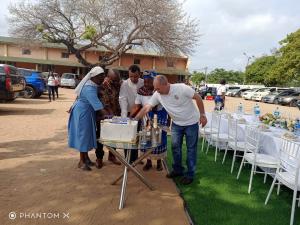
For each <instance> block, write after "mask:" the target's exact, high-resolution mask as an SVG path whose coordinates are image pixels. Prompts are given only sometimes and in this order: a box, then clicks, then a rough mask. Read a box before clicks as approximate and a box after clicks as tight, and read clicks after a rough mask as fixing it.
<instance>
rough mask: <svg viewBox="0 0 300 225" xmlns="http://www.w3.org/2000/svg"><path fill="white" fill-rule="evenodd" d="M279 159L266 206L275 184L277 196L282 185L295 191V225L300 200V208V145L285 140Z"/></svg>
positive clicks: (292, 220)
mask: <svg viewBox="0 0 300 225" xmlns="http://www.w3.org/2000/svg"><path fill="white" fill-rule="evenodd" d="M279 158H280V162H279V164H278V169H277V170H276V174H275V177H274V180H273V183H272V185H271V188H270V191H269V193H268V195H267V198H266V201H265V204H267V203H268V201H269V199H270V196H271V193H272V191H273V188H274V185H275V184H277V185H278V189H277V195H279V191H280V185H281V184H283V185H284V186H286V187H288V188H290V189H292V190H293V191H294V193H293V200H292V211H291V218H290V225H292V224H293V223H294V214H295V206H296V201H297V199H298V200H299V202H298V207H299V206H300V198H297V193H298V191H300V179H299V169H300V143H296V142H292V141H289V140H286V139H284V140H283V142H282V146H281V149H280V156H279ZM276 181H277V183H276Z"/></svg>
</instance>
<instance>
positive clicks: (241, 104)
mask: <svg viewBox="0 0 300 225" xmlns="http://www.w3.org/2000/svg"><path fill="white" fill-rule="evenodd" d="M238 114H244V106H243V103H241V102H240V104H239V106H238Z"/></svg>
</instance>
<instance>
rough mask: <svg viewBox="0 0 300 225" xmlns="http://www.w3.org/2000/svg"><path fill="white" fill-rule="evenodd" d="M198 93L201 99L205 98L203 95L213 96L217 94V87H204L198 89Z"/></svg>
mask: <svg viewBox="0 0 300 225" xmlns="http://www.w3.org/2000/svg"><path fill="white" fill-rule="evenodd" d="M199 95H200V96H201V98H202V99H205V97H206V96H208V95H209V96H213V97H215V96H216V95H217V88H215V87H206V88H205V89H202V90H200V91H199Z"/></svg>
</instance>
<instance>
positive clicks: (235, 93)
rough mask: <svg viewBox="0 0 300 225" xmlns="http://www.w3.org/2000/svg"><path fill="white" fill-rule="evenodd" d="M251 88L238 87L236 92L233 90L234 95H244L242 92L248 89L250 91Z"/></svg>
mask: <svg viewBox="0 0 300 225" xmlns="http://www.w3.org/2000/svg"><path fill="white" fill-rule="evenodd" d="M249 90H250V89H249V88H243V89H237V90H235V91H234V92H232V95H231V96H232V97H242V94H243V93H244V92H246V91H249Z"/></svg>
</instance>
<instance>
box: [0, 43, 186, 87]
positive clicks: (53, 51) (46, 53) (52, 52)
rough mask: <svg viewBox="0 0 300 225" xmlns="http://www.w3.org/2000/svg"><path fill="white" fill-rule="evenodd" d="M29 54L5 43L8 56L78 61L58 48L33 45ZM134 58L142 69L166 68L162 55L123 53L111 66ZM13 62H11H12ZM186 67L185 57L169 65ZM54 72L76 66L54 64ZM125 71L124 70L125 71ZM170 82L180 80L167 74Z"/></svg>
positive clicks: (1, 47)
mask: <svg viewBox="0 0 300 225" xmlns="http://www.w3.org/2000/svg"><path fill="white" fill-rule="evenodd" d="M30 49H31V54H30V55H23V54H22V47H21V46H18V45H13V44H7V53H8V54H7V56H8V57H20V58H32V59H43V60H54V61H62V62H63V61H68V62H78V60H77V58H76V57H75V55H69V58H62V52H66V50H64V49H58V48H43V47H40V48H39V47H34V48H30ZM5 51H6V47H5V44H3V43H1V44H0V56H5ZM82 55H83V57H84V58H85V59H86V60H87V61H88V62H91V63H97V62H99V56H100V55H102V56H103V55H104V53H101V52H96V51H86V52H84V53H83V54H82ZM134 59H140V67H141V69H142V70H146V69H156V70H160V69H168V67H167V60H166V58H164V57H158V56H152V55H149V56H147V55H137V54H123V55H122V56H121V59H119V60H117V61H115V62H114V63H113V66H116V67H117V66H121V67H124V68H128V67H129V66H130V65H132V64H134ZM12 63H13V62H12ZM14 64H15V65H16V66H17V67H22V68H29V69H36V68H39V69H40V70H43V69H42V68H46V67H51V65H38V67H37V64H34V63H22V62H16V63H14ZM186 67H187V59H175V64H174V67H169V69H172V68H173V69H180V70H186ZM53 68H54V70H55V72H57V73H59V74H62V73H66V72H69V73H70V72H71V73H77V71H78V70H77V67H72V66H58V65H54V67H53ZM79 72H80V74H86V71H85V69H84V68H81V69H80V71H79ZM125 73H126V71H125ZM167 77H168V79H169V81H170V82H171V83H176V82H178V81H179V80H180V77H179V76H177V75H168V76H167Z"/></svg>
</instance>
